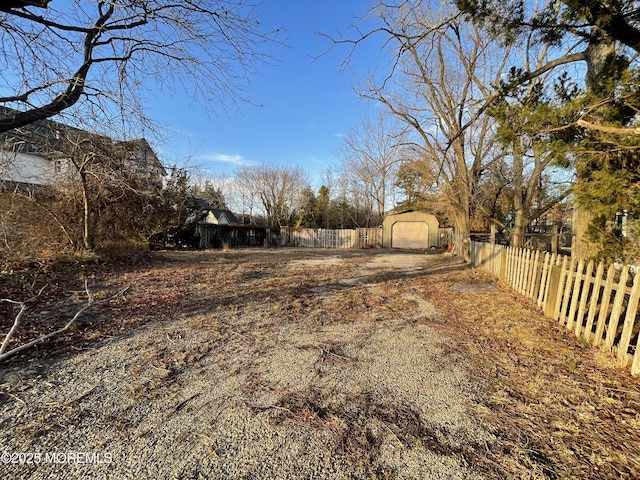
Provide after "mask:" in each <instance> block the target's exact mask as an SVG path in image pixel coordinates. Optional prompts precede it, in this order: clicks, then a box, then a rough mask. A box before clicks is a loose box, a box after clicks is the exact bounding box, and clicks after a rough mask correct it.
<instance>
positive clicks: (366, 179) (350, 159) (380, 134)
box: [338, 113, 406, 221]
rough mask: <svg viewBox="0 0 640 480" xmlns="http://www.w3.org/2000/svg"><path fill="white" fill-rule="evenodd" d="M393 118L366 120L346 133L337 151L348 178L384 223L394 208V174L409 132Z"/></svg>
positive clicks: (343, 170)
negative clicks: (392, 198)
mask: <svg viewBox="0 0 640 480" xmlns="http://www.w3.org/2000/svg"><path fill="white" fill-rule="evenodd" d="M393 120H394V119H393V118H389V117H388V116H386V117H385V115H383V114H382V113H378V116H377V117H376V118H375V120H371V119H365V118H363V119H362V120H361V121H360V123H359V124H358V125H356V126H353V127H351V128H350V129H348V130H347V132H346V133H345V135H344V140H343V145H342V147H341V148H340V150H339V151H338V156H339V158H340V159H341V161H342V175H345V176H346V177H347V178H348V179H349V180H350V183H351V185H352V187H353V188H354V193H355V192H357V193H359V194H361V195H362V196H363V197H364V198H365V199H367V203H369V204H370V206H371V207H372V210H374V211H375V212H376V214H377V216H378V219H379V220H380V221H382V218H383V217H384V213H385V211H386V210H387V209H389V208H390V207H391V206H392V205H390V203H389V197H393V195H391V192H392V190H393V188H394V184H395V180H396V178H395V174H396V172H397V169H398V165H399V163H400V162H401V161H402V156H401V154H402V149H403V148H404V147H405V137H406V132H405V130H404V129H402V128H400V126H399V125H398V124H397V123H396V124H393V122H392V121H393Z"/></svg>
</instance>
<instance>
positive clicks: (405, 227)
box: [382, 211, 439, 249]
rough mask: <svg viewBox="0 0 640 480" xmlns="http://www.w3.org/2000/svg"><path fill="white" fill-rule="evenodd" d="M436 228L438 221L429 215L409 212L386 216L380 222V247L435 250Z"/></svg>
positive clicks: (436, 243) (436, 244)
mask: <svg viewBox="0 0 640 480" xmlns="http://www.w3.org/2000/svg"><path fill="white" fill-rule="evenodd" d="M438 227H439V224H438V219H437V218H436V217H435V215H431V214H430V213H425V212H416V211H409V212H402V213H394V214H391V215H387V217H386V218H385V219H384V222H382V246H383V247H385V248H416V249H426V248H431V247H436V248H437V247H438V242H439V238H438V233H439V232H438Z"/></svg>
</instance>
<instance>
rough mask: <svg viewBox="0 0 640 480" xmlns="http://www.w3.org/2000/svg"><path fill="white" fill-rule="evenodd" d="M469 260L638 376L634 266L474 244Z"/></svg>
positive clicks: (638, 288) (639, 288)
mask: <svg viewBox="0 0 640 480" xmlns="http://www.w3.org/2000/svg"><path fill="white" fill-rule="evenodd" d="M471 262H472V264H473V265H474V266H476V267H482V268H485V269H487V270H489V271H490V272H491V273H493V274H494V275H496V276H497V277H499V278H500V279H501V280H502V281H504V282H506V283H508V284H509V285H511V287H512V288H513V289H514V290H516V291H517V292H518V293H520V294H522V295H526V296H527V297H529V298H531V299H533V300H534V301H535V302H536V304H537V305H538V307H540V308H541V309H543V310H544V314H545V316H547V317H549V318H553V319H554V320H556V321H557V322H558V323H560V324H561V325H563V326H564V327H565V328H566V329H567V330H570V331H571V332H573V333H574V334H575V336H576V337H577V338H579V339H581V341H583V342H586V343H587V344H589V345H592V346H595V347H600V348H601V349H602V350H603V351H605V352H607V353H608V354H610V355H612V356H613V357H614V358H615V359H616V361H617V363H618V365H619V366H620V367H627V366H628V365H629V364H631V374H632V375H638V374H640V334H639V332H640V319H639V318H638V303H639V302H640V274H634V273H635V267H630V266H619V267H618V268H616V267H615V266H614V265H611V266H609V267H608V268H605V264H604V263H603V262H600V263H598V264H597V265H596V264H595V263H594V262H593V261H589V262H585V261H584V260H580V259H575V258H570V257H567V256H564V255H556V254H553V255H551V254H549V253H542V252H539V251H533V250H526V249H518V248H511V247H504V246H501V245H491V244H488V243H481V242H472V244H471Z"/></svg>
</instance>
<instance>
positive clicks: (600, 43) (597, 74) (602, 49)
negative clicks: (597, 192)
mask: <svg viewBox="0 0 640 480" xmlns="http://www.w3.org/2000/svg"><path fill="white" fill-rule="evenodd" d="M591 37H592V38H591V42H590V43H589V47H588V48H587V74H586V78H585V82H586V87H587V90H589V91H591V92H595V93H598V92H601V91H603V90H604V89H606V88H607V87H606V85H603V83H606V81H607V80H608V79H609V78H610V76H609V75H607V74H606V73H605V72H606V70H607V68H608V67H609V66H610V64H611V61H612V59H613V58H615V55H616V48H615V42H614V40H613V39H612V38H611V37H609V36H608V35H607V34H605V33H604V32H603V31H602V30H600V29H599V28H597V27H594V28H593V29H592V33H591ZM580 181H585V178H580V176H578V178H577V182H580ZM592 221H593V213H592V212H591V211H590V210H589V209H588V208H586V207H585V206H583V205H580V204H579V203H578V202H576V203H575V205H574V214H573V234H574V236H575V237H574V242H573V245H574V248H573V251H572V252H571V255H572V256H574V257H576V258H583V259H587V258H590V257H592V256H593V255H594V254H595V253H596V252H597V249H598V247H597V246H596V245H594V244H593V243H592V242H590V241H589V239H588V238H587V235H586V233H587V229H588V228H589V225H590V224H591V222H592Z"/></svg>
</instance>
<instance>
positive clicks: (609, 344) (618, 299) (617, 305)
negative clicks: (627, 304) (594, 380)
mask: <svg viewBox="0 0 640 480" xmlns="http://www.w3.org/2000/svg"><path fill="white" fill-rule="evenodd" d="M628 278H629V269H628V268H623V269H622V272H620V280H619V281H618V284H617V286H616V296H615V298H614V300H613V309H612V310H611V316H610V317H609V324H608V325H607V336H606V338H605V339H604V345H603V346H602V348H603V350H604V351H605V352H607V353H611V351H612V349H613V341H614V339H615V337H616V334H617V333H618V323H619V320H620V315H622V304H623V302H624V296H625V293H626V291H627V279H628Z"/></svg>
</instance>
